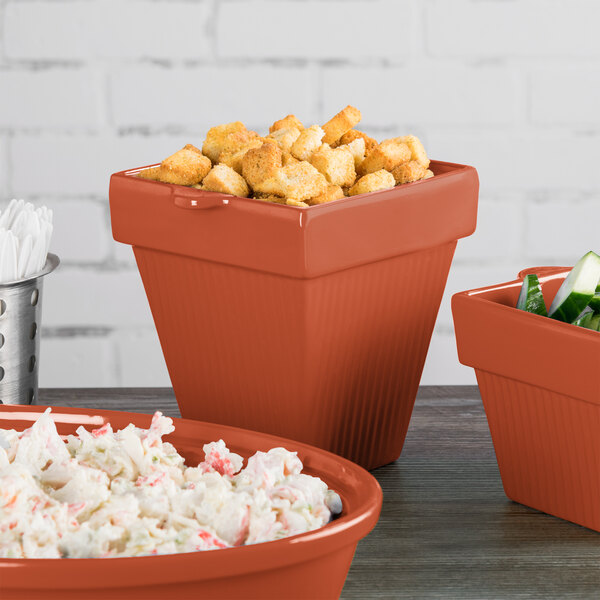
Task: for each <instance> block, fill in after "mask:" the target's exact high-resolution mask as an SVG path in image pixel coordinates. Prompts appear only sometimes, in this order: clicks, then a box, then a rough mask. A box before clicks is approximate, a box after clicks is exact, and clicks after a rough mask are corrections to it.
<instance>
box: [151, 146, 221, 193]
mask: <svg viewBox="0 0 600 600" xmlns="http://www.w3.org/2000/svg"><path fill="white" fill-rule="evenodd" d="M210 167H211V163H210V159H209V158H207V157H206V156H203V155H202V152H200V150H198V148H196V147H195V146H192V144H187V146H184V147H183V148H182V149H181V150H177V152H175V154H172V155H171V156H169V157H168V158H165V160H163V161H162V163H160V167H152V168H151V169H146V170H145V171H141V172H140V173H139V177H143V178H145V179H154V180H155V181H162V182H163V183H176V184H178V185H194V184H196V183H200V182H201V181H202V180H203V179H204V177H206V174H207V173H208V172H209V171H210Z"/></svg>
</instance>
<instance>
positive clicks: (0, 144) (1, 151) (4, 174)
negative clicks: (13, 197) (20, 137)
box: [0, 134, 9, 203]
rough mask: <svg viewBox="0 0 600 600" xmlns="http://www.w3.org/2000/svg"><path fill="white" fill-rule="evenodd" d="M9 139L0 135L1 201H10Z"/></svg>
mask: <svg viewBox="0 0 600 600" xmlns="http://www.w3.org/2000/svg"><path fill="white" fill-rule="evenodd" d="M7 148H8V137H7V136H5V135H2V134H0V201H2V202H3V203H4V201H5V200H8V193H9V187H8V172H9V165H8V162H7V161H8V152H7Z"/></svg>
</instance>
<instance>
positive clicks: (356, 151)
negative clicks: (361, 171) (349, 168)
mask: <svg viewBox="0 0 600 600" xmlns="http://www.w3.org/2000/svg"><path fill="white" fill-rule="evenodd" d="M337 147H338V148H346V149H347V150H349V151H350V154H352V156H353V157H354V168H355V169H357V170H358V167H360V165H361V163H362V161H363V160H365V140H363V139H362V138H356V139H355V140H352V141H351V142H350V143H349V144H342V145H340V146H337Z"/></svg>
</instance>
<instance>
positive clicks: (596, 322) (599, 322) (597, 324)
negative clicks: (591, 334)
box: [588, 315, 600, 331]
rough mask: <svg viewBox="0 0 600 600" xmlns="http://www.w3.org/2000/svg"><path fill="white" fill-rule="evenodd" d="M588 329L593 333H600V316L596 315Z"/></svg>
mask: <svg viewBox="0 0 600 600" xmlns="http://www.w3.org/2000/svg"><path fill="white" fill-rule="evenodd" d="M588 328H589V329H591V330H592V331H600V315H594V316H593V317H592V318H591V319H590V322H589V323H588Z"/></svg>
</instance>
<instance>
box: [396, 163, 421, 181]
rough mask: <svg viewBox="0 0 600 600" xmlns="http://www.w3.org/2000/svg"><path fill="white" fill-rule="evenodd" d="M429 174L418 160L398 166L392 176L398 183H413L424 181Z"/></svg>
mask: <svg viewBox="0 0 600 600" xmlns="http://www.w3.org/2000/svg"><path fill="white" fill-rule="evenodd" d="M426 173H427V169H426V168H425V167H424V166H423V165H422V164H421V163H420V162H417V161H416V160H411V161H409V162H406V163H403V164H401V165H397V166H396V167H394V168H393V169H392V175H393V176H394V179H395V180H396V183H411V182H413V181H419V179H423V178H424V177H425V175H426Z"/></svg>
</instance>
